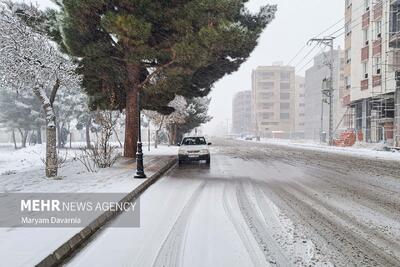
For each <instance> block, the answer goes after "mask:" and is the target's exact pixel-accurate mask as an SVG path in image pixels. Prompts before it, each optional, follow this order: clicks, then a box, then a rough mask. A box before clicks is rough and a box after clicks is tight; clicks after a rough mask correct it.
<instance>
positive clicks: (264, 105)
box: [258, 103, 274, 109]
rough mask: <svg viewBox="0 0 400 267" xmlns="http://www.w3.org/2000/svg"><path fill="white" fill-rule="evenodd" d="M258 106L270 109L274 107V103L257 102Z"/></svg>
mask: <svg viewBox="0 0 400 267" xmlns="http://www.w3.org/2000/svg"><path fill="white" fill-rule="evenodd" d="M258 107H259V108H262V109H270V108H273V107H274V103H260V104H258Z"/></svg>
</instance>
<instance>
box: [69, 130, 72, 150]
mask: <svg viewBox="0 0 400 267" xmlns="http://www.w3.org/2000/svg"><path fill="white" fill-rule="evenodd" d="M69 148H72V131H70V132H69Z"/></svg>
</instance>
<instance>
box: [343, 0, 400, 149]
mask: <svg viewBox="0 0 400 267" xmlns="http://www.w3.org/2000/svg"><path fill="white" fill-rule="evenodd" d="M345 3H346V7H345V9H346V11H345V16H346V24H345V29H346V32H345V49H346V52H345V54H346V67H345V69H346V70H345V80H346V85H347V88H349V94H348V95H347V96H346V97H345V100H346V101H348V102H349V106H350V109H349V116H350V117H351V118H352V119H351V127H352V128H353V129H354V130H355V131H356V132H357V133H359V136H360V139H361V138H362V139H363V140H364V141H365V142H385V143H386V144H388V145H396V146H399V145H400V137H399V136H400V128H399V127H400V126H399V118H398V116H399V113H400V112H399V97H398V94H399V93H398V84H397V82H396V79H397V78H396V77H397V76H396V73H398V71H399V70H400V17H399V16H398V13H399V12H400V1H398V0H380V1H372V0H346V1H345ZM396 91H397V92H396Z"/></svg>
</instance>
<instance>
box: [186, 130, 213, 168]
mask: <svg viewBox="0 0 400 267" xmlns="http://www.w3.org/2000/svg"><path fill="white" fill-rule="evenodd" d="M210 145H211V143H207V142H206V139H205V138H204V137H198V136H196V137H185V138H183V140H182V142H181V144H180V149H179V152H178V159H179V164H182V163H184V162H192V161H206V164H208V165H209V164H210V162H211V157H210V150H209V149H208V146H210Z"/></svg>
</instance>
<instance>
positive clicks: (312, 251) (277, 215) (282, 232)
mask: <svg viewBox="0 0 400 267" xmlns="http://www.w3.org/2000/svg"><path fill="white" fill-rule="evenodd" d="M252 187H253V189H254V193H255V197H256V200H257V205H258V207H259V208H260V210H261V212H262V215H263V217H264V220H265V222H266V224H267V226H268V231H269V232H270V233H271V235H272V236H273V237H274V238H275V240H276V241H277V243H278V244H279V245H280V247H281V249H282V251H285V252H286V254H288V255H287V257H288V258H290V259H291V262H292V263H293V264H295V265H296V266H319V265H321V264H322V265H324V266H333V264H332V263H331V262H330V260H329V259H326V256H325V255H323V254H322V252H321V250H320V248H318V247H317V246H316V244H314V242H312V240H310V239H309V238H308V237H306V236H305V234H304V233H303V232H302V231H301V230H299V229H298V228H297V227H296V225H295V224H294V223H293V222H292V221H291V220H290V219H289V218H288V216H287V215H286V214H283V213H282V212H281V211H280V210H279V209H278V207H277V206H276V205H275V204H273V202H272V201H271V200H270V199H269V198H268V197H267V196H266V195H265V194H264V192H263V191H262V189H261V188H260V187H259V186H257V185H256V184H254V183H252Z"/></svg>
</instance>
